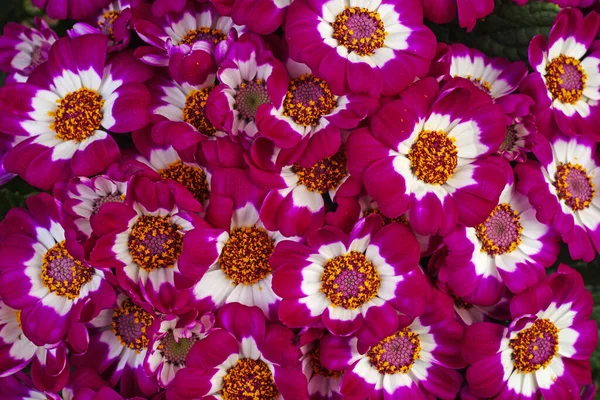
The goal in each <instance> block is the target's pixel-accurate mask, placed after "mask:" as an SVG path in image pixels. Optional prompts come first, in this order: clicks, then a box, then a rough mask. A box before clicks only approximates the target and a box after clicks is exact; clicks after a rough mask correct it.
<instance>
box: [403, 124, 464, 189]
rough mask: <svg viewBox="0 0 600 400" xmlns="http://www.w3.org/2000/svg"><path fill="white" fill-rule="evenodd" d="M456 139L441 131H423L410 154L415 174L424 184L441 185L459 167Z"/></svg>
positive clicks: (409, 157)
mask: <svg viewBox="0 0 600 400" xmlns="http://www.w3.org/2000/svg"><path fill="white" fill-rule="evenodd" d="M454 142H455V139H454V138H450V137H448V135H446V133H444V132H441V131H422V132H421V133H419V136H418V137H417V140H416V141H415V142H414V143H413V145H412V146H411V148H410V150H409V152H408V159H409V160H410V166H411V168H412V171H413V173H414V174H415V175H416V176H417V178H419V179H420V180H422V181H423V182H426V183H429V184H431V185H441V184H444V183H446V182H447V181H448V179H450V177H451V176H452V175H453V174H454V171H455V170H456V166H457V165H458V149H457V148H456V145H455V144H454Z"/></svg>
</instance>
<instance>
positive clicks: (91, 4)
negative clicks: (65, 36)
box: [31, 0, 111, 21]
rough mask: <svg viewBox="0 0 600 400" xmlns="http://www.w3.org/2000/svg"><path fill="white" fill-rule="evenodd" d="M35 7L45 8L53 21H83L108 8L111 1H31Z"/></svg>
mask: <svg viewBox="0 0 600 400" xmlns="http://www.w3.org/2000/svg"><path fill="white" fill-rule="evenodd" d="M31 2H32V3H33V5H34V6H36V7H38V8H45V11H46V14H48V16H49V17H50V18H52V19H67V18H69V19H74V20H76V21H79V20H82V19H84V18H86V17H89V16H91V15H92V14H94V13H95V12H96V11H98V10H100V9H101V8H104V7H107V6H108V3H110V2H111V0H31Z"/></svg>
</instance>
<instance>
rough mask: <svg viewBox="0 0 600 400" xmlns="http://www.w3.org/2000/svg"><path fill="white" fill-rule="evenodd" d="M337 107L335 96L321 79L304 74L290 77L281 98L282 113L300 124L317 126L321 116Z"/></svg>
mask: <svg viewBox="0 0 600 400" xmlns="http://www.w3.org/2000/svg"><path fill="white" fill-rule="evenodd" d="M335 107H337V97H336V96H334V95H333V93H331V90H330V89H329V85H328V84H327V82H325V81H324V80H323V79H320V78H317V77H315V76H313V75H311V74H304V75H302V76H300V77H298V78H296V79H292V80H291V81H290V83H289V86H288V91H287V94H286V96H285V99H284V100H283V109H284V112H283V115H285V116H288V117H290V118H291V119H292V120H293V121H294V122H295V123H297V124H298V125H302V126H317V125H318V124H319V122H320V120H321V117H322V116H324V115H328V114H329V113H331V111H333V109H334V108H335Z"/></svg>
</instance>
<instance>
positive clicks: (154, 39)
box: [135, 0, 241, 67]
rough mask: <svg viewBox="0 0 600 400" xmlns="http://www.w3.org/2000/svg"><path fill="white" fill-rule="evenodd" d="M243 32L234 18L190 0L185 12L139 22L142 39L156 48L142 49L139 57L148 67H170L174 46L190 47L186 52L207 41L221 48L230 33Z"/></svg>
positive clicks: (171, 13) (139, 33)
mask: <svg viewBox="0 0 600 400" xmlns="http://www.w3.org/2000/svg"><path fill="white" fill-rule="evenodd" d="M240 29H241V28H239V27H237V26H235V25H234V24H233V21H231V18H230V17H223V16H220V15H218V14H217V12H216V11H215V8H214V6H213V5H212V4H210V3H204V4H198V3H196V2H195V1H193V0H188V1H187V4H186V5H185V8H184V9H183V11H181V12H177V13H176V12H169V13H167V14H166V15H165V16H164V17H163V18H161V19H158V20H156V21H150V20H138V21H137V22H136V23H135V30H136V32H137V33H138V35H139V36H140V38H142V40H143V41H144V42H146V43H148V44H149V45H150V46H152V47H149V46H140V47H138V48H137V49H136V50H135V54H136V56H138V57H139V58H140V59H141V60H142V61H143V62H144V63H146V64H149V65H152V66H158V67H166V66H168V65H169V58H170V55H171V53H172V52H173V51H174V49H172V47H173V48H175V49H176V48H179V47H182V46H187V47H186V49H188V50H193V49H194V47H195V43H197V42H200V41H204V42H208V43H210V44H211V45H212V46H214V47H216V48H217V49H219V48H221V47H222V45H221V44H222V43H223V44H224V43H225V42H224V41H225V39H226V38H227V36H228V35H229V31H231V30H240ZM214 47H213V48H214ZM188 50H186V52H188Z"/></svg>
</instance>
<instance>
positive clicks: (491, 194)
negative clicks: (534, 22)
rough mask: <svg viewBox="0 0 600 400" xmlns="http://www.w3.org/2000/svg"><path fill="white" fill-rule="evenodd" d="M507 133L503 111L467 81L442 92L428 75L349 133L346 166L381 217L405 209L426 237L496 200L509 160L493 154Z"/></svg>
mask: <svg viewBox="0 0 600 400" xmlns="http://www.w3.org/2000/svg"><path fill="white" fill-rule="evenodd" d="M504 137H505V124H504V114H503V113H502V110H501V109H500V107H498V106H497V105H495V104H493V103H492V99H491V98H490V96H488V95H487V94H485V93H483V92H482V91H481V90H479V89H477V88H476V87H475V86H473V85H472V84H471V83H470V82H468V81H466V80H464V79H461V78H455V79H454V80H453V81H451V82H449V83H447V84H446V86H444V87H443V88H442V90H441V91H440V90H439V89H438V83H437V81H436V80H435V79H433V78H425V79H423V80H420V81H418V82H416V83H415V84H413V85H412V86H411V87H410V88H409V89H407V90H406V91H404V92H403V93H402V96H401V99H400V100H395V101H392V102H389V103H387V104H386V105H384V106H383V107H382V108H381V109H380V110H379V112H378V113H377V114H376V115H375V116H373V118H372V120H371V129H370V130H369V129H368V128H361V129H358V130H356V131H354V132H353V133H352V134H351V135H350V137H349V138H348V167H349V170H350V173H351V174H352V175H357V176H361V175H362V180H363V184H364V186H365V188H366V190H367V193H368V194H369V195H371V196H372V197H373V199H374V200H375V201H377V204H378V207H379V209H380V211H381V212H382V214H383V215H385V216H387V217H390V218H396V217H399V216H400V215H402V214H404V213H405V212H406V210H407V208H408V216H409V218H408V219H409V220H410V225H411V227H412V229H413V230H414V231H415V232H417V233H419V234H421V235H435V234H441V235H446V234H448V233H449V232H450V231H451V230H452V229H453V228H454V227H455V226H456V224H457V222H462V223H464V224H465V225H467V226H475V225H477V224H479V223H481V222H483V221H484V220H485V218H486V217H487V216H488V215H489V213H490V212H491V211H492V209H493V208H494V207H495V205H496V204H498V197H499V196H500V193H501V191H502V189H503V188H504V185H505V183H506V178H505V171H506V170H507V169H508V167H509V165H508V163H506V162H505V161H504V160H502V159H501V158H499V157H488V155H490V154H492V153H494V152H495V151H496V150H497V149H498V146H499V145H500V143H502V140H503V139H504Z"/></svg>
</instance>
